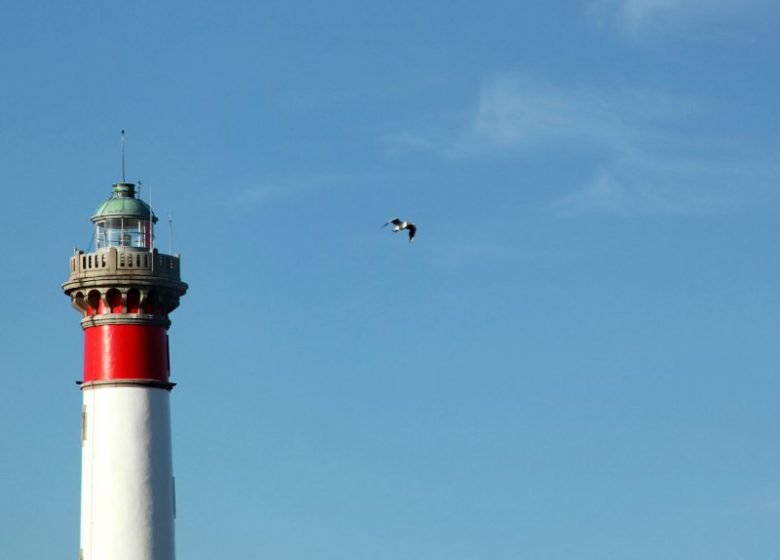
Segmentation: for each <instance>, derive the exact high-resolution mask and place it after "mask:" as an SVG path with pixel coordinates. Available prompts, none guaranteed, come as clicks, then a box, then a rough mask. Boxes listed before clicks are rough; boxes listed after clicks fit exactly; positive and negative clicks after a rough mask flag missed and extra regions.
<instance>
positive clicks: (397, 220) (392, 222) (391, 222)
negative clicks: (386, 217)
mask: <svg viewBox="0 0 780 560" xmlns="http://www.w3.org/2000/svg"><path fill="white" fill-rule="evenodd" d="M402 223H403V221H402V220H400V219H398V218H393V219H392V220H390V221H389V222H387V223H385V225H383V226H382V227H381V228H379V229H382V228H383V227H386V226H389V225H390V224H393V225H394V226H400V225H401V224H402Z"/></svg>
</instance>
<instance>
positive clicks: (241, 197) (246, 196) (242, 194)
mask: <svg viewBox="0 0 780 560" xmlns="http://www.w3.org/2000/svg"><path fill="white" fill-rule="evenodd" d="M288 193H289V190H285V189H282V188H280V187H276V186H270V185H256V186H252V187H247V188H245V189H243V190H240V191H238V192H235V193H233V195H232V196H230V197H229V198H226V199H225V200H223V201H222V205H223V206H226V207H228V208H231V209H233V210H242V209H247V208H252V207H255V206H259V205H262V204H265V203H267V202H270V201H273V200H274V199H276V198H279V197H283V196H285V194H288Z"/></svg>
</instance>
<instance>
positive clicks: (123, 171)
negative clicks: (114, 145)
mask: <svg viewBox="0 0 780 560" xmlns="http://www.w3.org/2000/svg"><path fill="white" fill-rule="evenodd" d="M122 182H123V183H124V182H125V131H124V130H123V131H122Z"/></svg>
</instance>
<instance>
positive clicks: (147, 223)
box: [63, 182, 187, 560]
mask: <svg viewBox="0 0 780 560" xmlns="http://www.w3.org/2000/svg"><path fill="white" fill-rule="evenodd" d="M156 221H157V217H156V216H154V214H153V213H152V210H151V208H150V207H149V205H147V204H146V203H145V202H143V201H142V200H141V199H140V198H138V197H137V196H136V191H135V185H134V184H132V183H126V182H121V183H117V184H115V185H114V186H113V192H112V195H111V197H110V198H109V199H108V200H106V201H105V202H103V203H102V204H101V205H100V206H99V207H98V209H97V211H96V212H95V214H94V215H93V216H92V222H93V224H94V228H95V250H94V251H93V252H88V253H85V252H83V251H80V250H76V252H75V254H74V255H73V256H72V257H71V258H70V276H69V278H68V281H67V282H65V284H63V290H64V291H65V294H67V295H68V296H70V299H71V303H72V304H73V307H74V308H75V309H76V310H77V311H79V313H81V315H82V319H81V327H82V328H83V330H84V340H85V347H84V377H83V381H81V382H80V384H81V391H82V394H83V408H82V416H81V445H82V480H81V551H80V559H81V560H173V559H174V557H175V547H174V518H175V516H176V497H175V487H174V479H173V466H172V455H171V420H170V404H169V403H170V392H171V389H172V388H173V386H174V384H173V383H171V382H170V379H169V376H170V358H169V356H170V354H169V348H168V328H169V327H170V324H171V322H170V320H169V318H168V315H169V313H170V312H171V311H173V310H174V309H176V307H177V306H178V305H179V298H180V296H182V295H184V293H185V292H186V291H187V284H185V283H183V282H182V281H181V279H180V274H179V257H178V255H177V256H173V255H165V254H162V253H159V252H158V251H157V249H155V248H154V244H153V231H154V222H156Z"/></svg>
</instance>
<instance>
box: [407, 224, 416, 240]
mask: <svg viewBox="0 0 780 560" xmlns="http://www.w3.org/2000/svg"><path fill="white" fill-rule="evenodd" d="M406 229H408V230H409V243H411V242H412V239H414V236H415V235H417V226H416V225H414V224H406Z"/></svg>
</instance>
